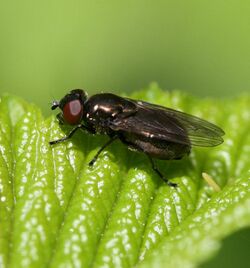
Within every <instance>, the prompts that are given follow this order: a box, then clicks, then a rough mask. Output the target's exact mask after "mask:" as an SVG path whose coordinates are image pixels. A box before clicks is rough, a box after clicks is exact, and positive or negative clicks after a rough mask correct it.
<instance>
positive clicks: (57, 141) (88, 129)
mask: <svg viewBox="0 0 250 268" xmlns="http://www.w3.org/2000/svg"><path fill="white" fill-rule="evenodd" d="M78 129H83V130H87V131H88V132H90V133H92V134H94V133H95V132H94V130H93V129H90V128H88V127H86V126H84V125H82V124H79V125H77V126H76V127H74V128H73V129H72V130H71V131H70V133H69V134H68V135H67V136H66V137H63V138H61V139H58V140H54V141H50V142H49V144H50V145H53V144H57V143H60V142H64V141H66V140H68V139H70V138H71V137H72V136H73V135H74V134H75V133H76V131H77V130H78Z"/></svg>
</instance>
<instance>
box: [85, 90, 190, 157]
mask: <svg viewBox="0 0 250 268" xmlns="http://www.w3.org/2000/svg"><path fill="white" fill-rule="evenodd" d="M150 116H151V115H150V114H149V113H148V114H147V113H146V112H145V111H140V110H138V106H137V103H135V102H131V101H130V100H128V99H126V98H122V97H119V96H117V95H114V94H109V93H103V94H97V95H93V96H91V97H90V98H89V99H87V100H86V102H85V103H84V113H83V117H82V120H83V122H84V124H85V125H86V126H87V127H88V128H89V129H91V130H92V133H99V134H106V135H109V136H110V137H112V136H115V135H116V136H117V137H118V138H119V139H120V140H121V141H122V142H123V143H124V144H126V145H127V146H128V148H129V149H131V150H135V151H140V152H144V153H146V154H148V155H149V156H152V157H154V158H159V159H180V158H182V157H183V156H184V155H186V154H188V153H189V152H190V149H191V146H190V144H189V143H188V144H180V143H175V142H169V141H166V140H164V139H159V138H157V137H156V136H155V135H153V134H152V133H150V130H149V131H144V129H143V127H142V129H141V131H139V132H138V131H137V132H136V131H133V123H134V124H137V121H136V119H137V118H140V119H141V118H142V119H143V118H144V117H145V118H144V119H145V120H147V117H150ZM155 119H156V118H155ZM150 120H153V119H152V118H150ZM129 124H132V126H131V127H130V128H129V129H127V125H129ZM187 139H188V137H187Z"/></svg>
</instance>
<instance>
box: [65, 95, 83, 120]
mask: <svg viewBox="0 0 250 268" xmlns="http://www.w3.org/2000/svg"><path fill="white" fill-rule="evenodd" d="M82 112H83V107H82V104H81V102H80V101H79V100H71V101H69V102H68V103H66V104H65V105H64V107H63V118H64V120H65V121H66V122H67V123H68V124H70V125H77V124H79V123H80V121H81V119H82Z"/></svg>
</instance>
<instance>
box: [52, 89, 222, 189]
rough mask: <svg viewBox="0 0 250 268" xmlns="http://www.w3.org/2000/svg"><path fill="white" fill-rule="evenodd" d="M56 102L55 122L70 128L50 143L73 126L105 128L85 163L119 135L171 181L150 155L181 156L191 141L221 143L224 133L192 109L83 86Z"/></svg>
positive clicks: (208, 144) (94, 130)
mask: <svg viewBox="0 0 250 268" xmlns="http://www.w3.org/2000/svg"><path fill="white" fill-rule="evenodd" d="M57 107H59V108H60V109H61V110H62V113H59V114H58V115H57V118H58V120H59V122H60V123H61V124H64V123H66V124H69V125H73V126H74V128H73V129H72V130H71V132H70V133H69V134H68V136H66V137H64V138H62V139H59V140H55V141H51V142H50V144H51V145H52V144H56V143H59V142H62V141H65V140H67V139H69V138H71V137H72V136H73V134H74V133H75V132H76V131H77V130H78V129H82V130H86V131H87V132H89V133H91V134H106V135H108V136H109V138H110V139H109V141H108V142H107V143H105V144H104V145H103V146H102V147H101V148H100V149H99V151H98V152H97V153H96V155H95V157H94V158H93V159H92V161H91V162H90V163H89V165H90V166H92V165H93V164H94V163H95V161H96V160H97V158H98V156H99V154H100V153H101V152H102V151H103V150H104V148H106V147H107V146H108V145H110V144H111V143H112V142H113V141H115V140H117V139H119V140H120V141H121V142H123V143H124V144H126V145H127V146H128V148H129V149H132V150H136V151H140V152H143V153H145V154H146V155H147V156H148V158H149V161H150V163H151V165H152V168H153V170H154V171H155V172H156V173H157V174H158V175H159V176H160V177H161V178H162V179H163V180H165V181H166V182H167V184H168V185H170V186H176V184H175V183H172V182H170V181H168V179H167V178H165V177H164V176H163V175H162V173H161V172H160V171H159V170H158V169H157V167H156V166H155V164H154V162H153V159H152V158H158V159H165V160H170V159H181V158H182V157H183V156H184V155H186V154H189V153H190V150H191V146H204V147H212V146H216V145H219V144H221V143H222V142H223V139H222V137H221V136H223V135H224V134H225V133H224V131H223V130H222V129H221V128H219V127H217V126H215V125H214V124H211V123H209V122H207V121H205V120H203V119H200V118H198V117H195V116H193V115H189V114H185V113H182V112H179V111H176V110H173V109H170V108H166V107H162V106H159V105H154V104H151V103H147V102H144V101H138V100H132V99H128V98H122V97H119V96H117V95H114V94H111V93H101V94H96V95H93V96H91V97H89V98H88V97H87V94H86V92H85V91H83V90H81V89H74V90H72V91H70V93H69V94H67V95H65V96H64V97H63V98H62V99H61V100H60V101H59V102H57V101H54V102H53V103H52V107H51V109H52V110H54V109H56V108H57Z"/></svg>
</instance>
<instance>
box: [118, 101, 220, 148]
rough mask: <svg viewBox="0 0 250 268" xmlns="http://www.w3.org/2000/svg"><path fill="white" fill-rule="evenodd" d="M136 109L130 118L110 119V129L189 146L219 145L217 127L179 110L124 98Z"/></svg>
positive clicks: (218, 130) (218, 129)
mask: <svg viewBox="0 0 250 268" xmlns="http://www.w3.org/2000/svg"><path fill="white" fill-rule="evenodd" d="M127 100H128V101H130V102H133V103H135V104H136V106H137V112H136V113H135V114H133V115H132V116H129V117H125V118H121V119H120V118H119V117H118V118H117V119H116V120H114V122H113V124H114V129H115V130H123V131H127V132H130V133H134V134H138V135H144V136H145V137H151V138H156V139H162V140H165V141H169V142H177V143H181V144H187V145H188V144H190V143H191V144H192V145H193V146H202V147H210V146H216V145H219V144H221V143H222V142H223V138H222V136H223V135H224V134H225V133H224V131H223V130H222V129H221V128H219V127H218V126H216V125H214V124H212V123H210V122H208V121H206V120H203V119H201V118H198V117H196V116H193V115H189V114H186V113H183V112H180V111H176V110H173V109H170V108H166V107H163V106H159V105H154V104H150V103H147V102H143V101H135V100H131V99H127Z"/></svg>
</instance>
